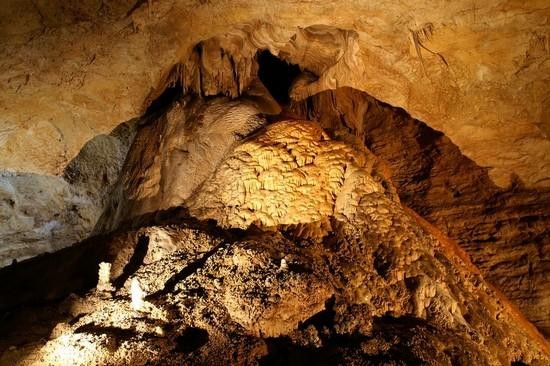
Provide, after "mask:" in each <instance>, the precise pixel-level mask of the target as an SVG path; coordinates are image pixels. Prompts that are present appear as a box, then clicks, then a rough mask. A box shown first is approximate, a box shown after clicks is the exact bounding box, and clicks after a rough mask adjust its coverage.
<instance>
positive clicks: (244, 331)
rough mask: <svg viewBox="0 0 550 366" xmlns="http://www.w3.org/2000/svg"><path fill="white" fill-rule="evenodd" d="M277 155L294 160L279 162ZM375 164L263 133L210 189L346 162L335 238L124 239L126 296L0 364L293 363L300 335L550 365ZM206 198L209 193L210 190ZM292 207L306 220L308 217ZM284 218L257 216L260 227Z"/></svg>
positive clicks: (391, 350)
mask: <svg viewBox="0 0 550 366" xmlns="http://www.w3.org/2000/svg"><path fill="white" fill-rule="evenodd" d="M297 137H299V138H297ZM254 147H255V149H254ZM274 147H278V148H281V150H285V151H287V152H288V154H289V155H284V154H283V155H278V154H277V153H274V152H276V151H278V150H277V149H274ZM329 147H330V149H329ZM323 152H324V153H323ZM343 152H345V153H343ZM244 153H246V154H249V156H250V157H251V158H252V157H255V158H259V157H262V159H263V160H262V159H259V160H254V159H252V160H241V161H239V162H236V161H235V158H234V157H235V156H243V154H244ZM293 153H294V154H295V156H294V158H290V157H291V156H292V154H293ZM285 156H286V157H287V158H288V159H286V160H285V159H283V158H284V157H285ZM268 157H269V158H268ZM304 157H310V158H309V159H306V158H304ZM361 157H363V159H361ZM365 157H368V155H366V153H365V152H362V153H360V152H357V151H354V149H353V147H352V146H351V145H347V144H345V143H338V142H336V141H331V140H330V139H328V136H327V135H326V134H325V133H324V132H323V131H322V129H320V128H319V127H318V126H317V125H315V124H314V123H312V122H306V121H286V122H279V123H276V124H273V125H271V126H269V128H268V129H267V130H266V131H265V132H264V133H263V134H257V135H253V136H252V137H250V138H249V139H247V140H246V141H244V142H242V143H241V144H240V145H239V146H236V147H234V148H233V149H231V151H230V153H229V154H228V155H227V158H226V161H224V162H223V163H222V164H221V165H220V166H219V167H218V168H217V170H216V172H215V173H214V174H213V175H212V177H211V178H210V179H211V182H210V181H207V183H206V184H204V185H202V188H201V189H200V190H204V192H208V193H209V194H213V195H214V196H216V195H218V196H219V195H220V194H221V192H234V193H235V194H238V193H239V192H240V190H239V186H240V184H243V183H244V182H246V176H244V177H243V180H241V181H239V184H234V180H233V179H231V176H226V175H225V174H227V173H226V172H227V170H226V169H228V168H227V167H226V164H227V166H230V164H231V162H233V163H235V164H243V169H246V167H247V164H246V163H247V162H262V163H264V166H265V167H266V168H267V167H268V165H267V164H268V163H269V164H274V163H275V164H274V165H275V166H277V164H276V162H277V161H279V162H284V163H286V164H290V163H292V162H294V164H298V162H300V163H301V164H302V166H301V167H302V170H303V171H304V173H303V175H304V178H305V179H306V181H307V178H310V175H311V176H317V175H318V174H319V173H320V170H316V169H313V168H315V165H317V167H322V166H323V164H329V163H330V162H332V163H336V166H338V164H342V163H346V162H347V163H348V164H349V165H348V166H346V168H345V169H336V168H335V171H336V170H338V171H339V172H340V173H339V174H342V171H344V172H345V177H341V176H338V180H337V181H335V182H334V183H333V184H335V185H331V184H330V182H328V183H327V184H326V186H325V187H323V188H325V189H332V190H336V191H338V189H337V187H338V188H340V190H339V192H335V194H334V195H335V198H336V201H335V203H334V209H333V211H332V213H330V212H329V213H325V214H326V215H327V218H328V220H329V221H330V224H331V228H332V230H331V232H330V234H329V235H327V236H325V237H317V238H315V239H313V240H312V239H311V238H305V239H301V238H300V237H297V236H295V235H293V234H291V233H289V234H284V230H283V231H282V232H280V231H279V232H278V231H272V232H270V231H269V230H267V231H265V230H262V231H257V230H256V231H254V230H251V231H246V232H242V233H241V234H240V235H239V236H231V234H229V233H228V232H225V233H223V231H222V233H223V234H222V237H221V238H219V237H216V235H215V234H209V233H207V232H205V231H204V226H202V228H201V226H198V227H197V228H193V226H192V225H197V224H193V223H192V222H193V221H192V220H190V219H187V220H183V221H181V219H180V224H178V225H177V226H171V227H170V226H152V227H150V228H148V229H146V230H144V229H141V230H139V231H138V232H128V233H126V234H114V235H113V236H111V237H110V238H108V239H107V244H106V247H105V248H106V249H107V251H109V252H111V253H112V254H111V256H112V257H111V262H112V263H113V270H112V271H111V276H112V283H113V284H114V286H115V288H116V289H113V291H112V292H113V296H112V297H104V296H98V293H97V292H96V291H91V292H90V293H88V294H87V295H85V296H84V297H82V298H74V297H73V298H69V299H67V300H65V305H64V307H62V308H60V309H58V310H55V311H54V310H52V309H48V308H45V309H42V310H41V311H43V312H45V313H46V314H49V316H50V318H53V319H65V320H64V322H65V323H66V325H64V326H62V325H58V326H57V327H56V328H57V329H61V328H63V329H64V331H62V332H61V333H59V332H58V333H55V334H57V336H55V335H54V337H53V338H52V339H50V340H43V341H39V342H38V343H33V344H28V345H25V346H23V347H19V348H11V349H9V350H7V351H6V352H4V354H3V355H2V356H1V358H0V363H5V364H10V363H18V364H21V365H38V364H41V365H42V364H46V365H56V364H60V363H62V364H65V363H69V364H74V365H85V364H90V363H98V364H113V365H118V364H138V365H139V364H182V363H184V364H205V363H206V364H222V363H223V364H227V363H232V364H264V363H275V364H280V363H281V362H284V361H281V360H279V361H276V360H277V359H278V358H280V357H283V360H284V357H289V355H288V354H287V355H285V352H284V351H277V347H276V345H279V347H282V345H284V344H285V342H291V343H290V344H294V346H293V347H295V348H294V349H293V352H295V353H298V354H302V355H307V352H310V351H309V350H315V349H317V350H319V352H330V354H332V355H333V357H336V360H339V361H338V362H345V363H351V364H355V363H366V364H378V363H379V361H378V360H380V359H383V360H386V361H388V362H394V363H401V364H403V363H404V364H410V363H427V364H453V363H455V364H456V363H458V364H484V365H500V364H510V363H512V362H526V363H530V364H534V365H543V364H546V363H548V362H549V361H550V350H549V349H548V344H547V341H546V340H545V339H544V338H543V337H542V336H540V335H539V334H538V333H537V331H536V330H535V328H534V327H533V326H532V325H531V324H529V323H528V322H527V321H526V320H525V319H523V317H522V315H521V314H520V313H519V312H518V311H517V310H516V309H515V308H514V307H513V306H511V305H510V304H509V303H508V302H507V300H506V299H505V298H504V297H502V295H500V294H499V293H498V292H497V291H496V290H495V289H493V288H492V287H491V286H490V285H488V284H487V283H486V282H485V281H484V280H483V279H482V277H481V276H480V274H479V272H478V271H477V269H476V268H475V267H474V266H473V265H472V264H471V263H470V262H469V260H468V258H467V256H465V255H464V253H463V252H462V250H461V249H460V248H459V247H458V246H457V245H456V244H455V243H454V242H451V241H450V240H448V239H446V238H445V236H444V235H443V234H441V233H439V232H438V231H437V230H436V229H435V228H433V227H431V226H430V225H429V224H427V223H426V222H424V221H423V220H422V219H421V218H419V217H418V216H416V215H415V214H414V213H412V211H407V210H405V209H403V207H402V206H401V204H400V202H399V199H398V198H397V196H396V195H395V194H393V191H392V190H391V189H390V187H389V186H386V188H384V185H388V184H391V183H389V182H388V181H384V180H380V178H379V179H378V181H377V179H376V175H372V174H373V172H374V174H376V172H375V171H374V170H372V166H370V167H369V165H368V162H369V159H366V158H365ZM296 158H297V159H296ZM301 158H304V159H301ZM331 158H332V159H331ZM353 163H355V164H357V165H356V166H354V164H353ZM291 165H292V164H291ZM308 165H313V167H311V168H310V169H307V167H308ZM233 166H235V165H233ZM252 166H253V165H252ZM257 166H261V165H257ZM282 166H284V164H283V165H282ZM330 171H331V170H329V172H330ZM260 174H261V173H260ZM220 177H225V178H229V179H221V178H220ZM328 177H330V174H329V175H328ZM292 182H295V180H292V179H291V180H289V183H292ZM214 183H216V184H217V186H216V188H217V189H218V191H217V192H215V191H212V186H213V185H214ZM347 186H349V187H347ZM263 187H264V188H272V187H275V188H277V189H273V190H270V189H266V190H265V191H264V193H263V194H262V195H260V196H254V194H256V193H255V192H253V191H252V192H250V191H249V193H252V196H251V197H252V198H254V200H253V201H254V202H255V204H256V205H257V206H258V207H259V208H269V207H270V203H271V202H274V201H273V200H274V199H276V198H277V195H278V194H280V192H285V190H284V189H283V187H276V186H270V185H267V187H266V185H265V182H264V185H263ZM300 187H301V186H300V185H295V186H293V185H292V184H291V185H289V186H288V187H287V188H288V193H295V195H294V197H293V198H291V199H289V200H288V201H289V203H291V202H294V201H295V202H296V203H297V204H304V205H307V204H313V205H317V207H315V206H311V207H310V212H315V211H316V209H317V210H319V209H321V208H322V206H323V202H322V200H323V199H334V198H332V196H331V195H330V194H326V195H322V194H319V195H318V196H319V197H312V195H311V192H310V191H309V190H307V189H306V190H301V189H300ZM314 187H315V186H314ZM317 188H318V189H320V187H317ZM256 189H257V191H256V192H258V191H261V189H260V188H259V187H257V188H256ZM310 189H311V188H310ZM200 190H199V191H197V192H195V193H194V195H196V197H201V195H202V194H203V192H201V191H200ZM194 197H195V196H194ZM317 198H319V199H321V202H319V201H315V199H317ZM197 199H199V198H197ZM235 202H237V201H235ZM308 202H309V203H308ZM246 203H247V201H246V200H244V201H243V202H242V203H241V205H242V207H241V209H242V210H245V209H247V206H246ZM236 207H237V206H236ZM239 207H240V206H239ZM290 207H292V205H290ZM192 211H193V210H191V212H192ZM212 212H215V211H212ZM258 212H262V210H259V211H258ZM265 212H269V211H265ZM291 212H292V211H289V213H291ZM219 214H220V217H222V218H225V220H226V221H223V220H222V223H228V224H231V223H238V224H239V225H240V226H241V227H249V226H250V224H244V223H243V221H242V218H243V217H242V214H241V211H239V210H229V211H227V212H220V213H219ZM293 214H294V215H297V216H298V217H300V218H301V221H302V222H307V218H303V213H301V212H300V211H299V210H298V211H295V212H293ZM281 217H284V216H281ZM314 219H316V217H313V218H310V220H314ZM186 222H187V223H186ZM286 223H288V221H286V220H282V221H281V224H286ZM271 225H272V223H271V222H263V221H261V220H259V221H258V229H261V228H262V227H264V228H265V229H268V226H271ZM121 235H122V236H121ZM132 238H133V240H132ZM136 238H139V239H138V240H136ZM220 239H221V240H220ZM104 240H105V239H104ZM136 242H137V243H136ZM140 243H141V244H140ZM120 244H123V245H124V247H120ZM111 246H113V249H114V247H118V250H116V251H113V250H112V249H109V248H110V247H111ZM84 248H85V247H79V246H75V247H73V248H70V249H69V250H70V251H79V250H82V249H84ZM123 248H126V249H124V250H121V249H123ZM132 251H133V253H132ZM43 265H44V264H43ZM121 268H122V270H121ZM0 275H1V273H0ZM63 309H68V310H63ZM33 311H36V310H33ZM66 311H68V313H66ZM23 323H24V322H23ZM339 340H340V341H339ZM342 340H347V341H345V342H342ZM503 345H505V347H503ZM325 361H326V360H325Z"/></svg>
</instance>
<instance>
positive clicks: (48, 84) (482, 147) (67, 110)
mask: <svg viewBox="0 0 550 366" xmlns="http://www.w3.org/2000/svg"><path fill="white" fill-rule="evenodd" d="M547 17H548V9H547V8H546V7H545V1H544V0H540V1H529V2H524V1H516V0H512V1H496V0H494V1H489V2H483V3H482V4H475V5H472V3H471V2H470V1H454V2H452V3H449V2H446V1H425V2H420V3H419V2H418V1H405V2H392V1H381V2H375V3H371V2H362V1H345V2H325V1H323V2H321V1H319V2H280V3H273V2H267V1H260V2H258V1H236V2H233V3H231V4H230V3H227V2H210V1H196V0H193V1H191V0H188V1H185V0H184V1H167V0H157V1H152V2H137V3H130V2H126V1H124V2H116V1H98V0H89V1H85V2H78V3H76V2H69V3H66V2H61V1H53V2H45V1H38V2H36V1H30V0H25V1H17V0H10V1H7V2H5V4H4V6H3V7H2V10H1V13H0V19H1V22H0V33H1V34H2V37H1V39H2V47H1V49H0V52H1V55H0V56H1V58H2V60H3V63H2V65H1V70H2V73H1V75H2V76H1V77H2V79H1V80H2V82H1V83H0V88H1V89H0V90H1V93H0V95H1V99H0V107H1V108H2V117H1V118H2V130H1V132H0V133H1V138H0V167H1V168H2V169H5V170H10V171H16V172H27V173H37V174H50V175H51V174H54V175H55V174H60V173H61V172H62V171H63V169H64V167H65V166H66V164H67V163H68V162H69V161H70V160H71V159H72V158H73V157H74V156H76V154H77V153H78V151H79V150H80V149H81V148H82V146H83V145H84V144H85V142H86V141H88V140H90V139H91V138H92V137H93V136H95V135H97V134H101V133H107V132H108V131H110V130H111V129H112V128H114V126H116V125H117V124H118V123H120V121H127V120H130V119H131V118H134V117H136V116H138V115H139V114H140V113H141V112H143V111H144V108H145V107H146V105H144V101H147V100H151V98H148V97H150V96H151V95H154V94H155V91H158V90H160V89H162V88H163V87H164V84H165V82H166V79H167V78H168V75H169V74H170V71H171V70H172V68H173V66H174V65H176V64H178V63H182V62H183V63H185V62H187V60H188V59H189V58H190V57H191V56H192V54H193V47H194V46H195V45H196V44H197V43H199V42H200V41H203V40H206V39H209V38H211V37H213V36H216V35H220V34H225V35H228V36H225V38H231V39H232V40H233V41H232V42H233V43H234V44H235V45H236V46H235V47H234V49H235V50H236V49H239V53H241V54H243V55H246V54H247V53H255V51H256V49H258V48H265V49H269V50H271V51H272V53H273V54H275V55H279V54H280V55H281V56H282V57H283V58H286V59H288V60H289V61H292V62H295V63H297V64H304V65H306V64H307V65H308V67H309V68H310V69H311V70H312V71H314V72H317V73H318V74H317V76H318V77H319V80H318V81H317V82H315V83H312V84H311V85H308V86H307V87H304V88H302V89H301V90H299V91H297V93H296V94H295V96H301V97H303V96H306V95H309V94H313V92H315V91H320V90H323V89H327V88H335V87H337V86H351V87H354V88H356V89H359V90H363V91H366V92H368V93H369V94H370V95H372V96H373V97H375V98H377V99H379V100H382V101H384V102H387V103H389V104H392V105H394V106H398V107H402V108H404V109H406V110H407V111H408V112H409V113H410V114H411V115H412V116H413V117H415V118H418V119H421V120H422V121H425V122H426V123H427V124H428V125H429V126H431V127H433V128H436V129H438V130H440V131H443V132H444V133H445V134H446V135H447V136H449V137H450V138H451V139H452V140H453V141H454V142H455V143H456V144H457V146H458V147H459V148H460V149H461V151H462V152H463V153H464V154H465V155H466V156H468V157H469V158H471V159H473V160H474V161H476V163H477V164H478V165H480V166H485V167H489V168H490V170H489V175H490V177H491V179H492V180H493V181H494V182H495V183H496V184H497V185H500V186H505V185H506V184H508V183H509V182H510V173H515V174H517V175H518V176H519V177H520V178H521V180H522V181H523V182H524V183H525V184H526V185H528V186H546V185H548V184H550V179H548V177H549V166H550V163H549V160H548V159H550V154H549V153H548V152H549V151H550V142H549V141H548V138H547V136H548V115H547V112H546V111H547V110H548V101H549V100H548V97H547V90H548V89H549V77H548V75H550V73H549V72H548V71H549V67H550V66H549V63H548V62H547V60H548V57H549V49H548V25H547ZM212 19H215V20H216V21H214V22H213V21H212ZM318 24H324V25H327V26H330V27H332V28H328V29H327V28H325V29H323V27H319V26H315V27H312V28H307V27H309V26H312V25H318ZM335 29H336V30H335ZM190 30H192V31H190ZM320 39H323V40H324V41H323V42H321V43H319V40H320ZM303 44H308V45H309V46H310V48H309V49H314V50H315V54H310V53H308V51H304V48H303V47H302V45H303ZM327 44H331V46H330V47H329V48H328V50H327V47H326V45H327ZM247 49H248V51H247ZM331 49H332V50H336V51H335V52H333V51H329V50H331ZM300 50H301V51H300ZM295 51H296V52H295ZM319 52H320V53H319ZM319 55H320V56H321V57H320V58H318V56H319ZM226 61H227V62H231V61H230V60H229V59H228V60H226ZM240 61H242V58H241V59H234V60H233V62H235V64H236V65H237V66H238V67H237V69H238V70H242V69H246V68H247V66H246V65H244V64H242V63H239V62H240ZM234 77H235V78H239V80H244V79H246V75H241V74H236V75H235V76H234ZM60 101H62V102H60ZM510 125H513V126H514V128H509V126H510Z"/></svg>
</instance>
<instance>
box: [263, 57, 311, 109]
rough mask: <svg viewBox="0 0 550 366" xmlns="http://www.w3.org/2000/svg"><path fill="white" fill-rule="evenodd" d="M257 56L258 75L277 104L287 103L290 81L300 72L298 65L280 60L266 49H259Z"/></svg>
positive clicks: (283, 104) (284, 104) (288, 100)
mask: <svg viewBox="0 0 550 366" xmlns="http://www.w3.org/2000/svg"><path fill="white" fill-rule="evenodd" d="M257 57H258V65H259V71H258V77H259V78H260V80H261V81H262V83H264V85H265V87H266V88H267V89H268V90H269V92H270V93H271V95H272V96H273V98H275V100H277V102H279V104H281V105H282V106H286V105H288V104H289V102H290V98H289V95H288V90H289V89H290V86H291V84H292V81H293V80H294V79H295V78H296V76H298V75H299V74H300V73H301V71H300V67H299V66H298V65H294V64H289V63H287V62H286V61H284V60H281V59H280V58H278V57H276V56H274V55H273V54H272V53H271V52H269V51H268V50H264V51H260V52H259V53H258V55H257Z"/></svg>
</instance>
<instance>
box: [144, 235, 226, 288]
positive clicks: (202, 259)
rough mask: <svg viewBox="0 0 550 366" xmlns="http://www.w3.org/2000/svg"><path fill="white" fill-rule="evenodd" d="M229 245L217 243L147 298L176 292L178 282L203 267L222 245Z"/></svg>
mask: <svg viewBox="0 0 550 366" xmlns="http://www.w3.org/2000/svg"><path fill="white" fill-rule="evenodd" d="M225 245H227V242H221V243H220V244H218V245H216V246H215V247H213V248H212V249H210V250H209V251H208V252H206V253H204V254H203V255H202V256H201V257H199V258H198V259H197V260H195V261H194V262H191V263H190V264H189V265H187V266H186V267H185V268H183V269H182V270H181V271H179V272H178V273H176V274H175V275H173V276H172V277H170V279H168V281H166V283H165V285H164V288H163V289H162V290H160V291H158V292H156V293H154V294H151V295H149V296H148V297H147V298H154V297H157V296H159V295H165V294H167V293H170V292H174V289H175V287H176V284H178V282H181V281H183V280H184V279H185V278H187V277H189V276H190V275H192V274H193V273H195V272H196V271H197V269H199V268H201V267H202V266H203V265H204V263H205V262H206V261H207V260H208V258H210V257H211V256H212V255H214V253H216V252H217V251H218V249H220V248H221V247H223V246H225Z"/></svg>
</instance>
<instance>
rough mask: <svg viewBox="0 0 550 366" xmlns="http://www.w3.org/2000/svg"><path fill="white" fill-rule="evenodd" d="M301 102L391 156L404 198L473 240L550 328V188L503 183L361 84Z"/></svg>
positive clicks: (493, 274) (467, 242)
mask: <svg viewBox="0 0 550 366" xmlns="http://www.w3.org/2000/svg"><path fill="white" fill-rule="evenodd" d="M293 108H294V110H295V113H296V115H297V116H300V117H301V118H310V119H315V120H316V121H318V122H319V124H320V125H321V126H323V127H324V128H325V129H326V130H327V132H329V133H330V134H333V135H342V134H344V135H345V134H351V135H352V136H354V137H356V138H358V139H359V140H361V141H363V143H364V144H365V145H366V146H368V148H370V149H372V151H373V152H374V153H375V154H376V155H378V156H379V157H380V158H381V159H384V160H385V161H386V162H387V164H388V166H389V167H390V168H391V171H392V172H391V178H392V181H393V182H394V183H395V185H396V188H397V191H398V193H399V196H400V197H401V200H402V201H403V203H405V204H406V205H407V206H409V207H411V208H413V209H414V210H415V211H417V212H418V213H420V214H421V215H422V216H423V217H424V218H426V219H428V220H429V221H430V222H431V223H433V224H434V225H436V226H437V227H438V228H440V229H441V230H443V231H444V232H445V233H446V234H448V235H449V236H450V237H452V238H453V239H454V240H456V241H457V242H458V243H459V244H460V245H461V246H462V247H463V248H465V249H466V250H467V251H468V253H469V254H470V256H471V257H472V260H473V262H474V263H475V264H476V265H477V266H478V267H479V268H480V269H481V271H482V273H483V275H484V276H485V278H486V279H487V280H489V281H490V282H491V283H493V284H494V285H496V286H497V287H498V288H500V289H501V290H502V291H503V292H504V293H505V294H506V296H507V297H508V298H510V299H511V300H513V301H514V302H515V303H516V304H517V305H518V306H519V307H520V308H521V310H522V311H523V312H524V313H525V314H526V315H527V317H528V318H529V319H530V320H531V321H533V322H534V323H535V324H536V325H537V326H538V327H539V329H541V331H543V332H544V333H545V334H546V335H548V334H549V333H548V332H549V329H550V328H549V322H550V312H549V311H548V310H547V309H548V307H549V304H548V301H549V299H550V281H548V273H549V270H550V267H549V266H548V259H549V257H548V253H549V248H550V239H549V238H550V231H549V230H550V225H549V214H548V203H549V202H550V195H549V194H550V192H549V191H548V189H538V190H534V189H529V188H526V187H524V186H523V185H522V184H521V182H516V184H515V185H514V186H512V187H510V188H508V189H501V188H499V187H496V186H495V185H494V184H493V182H492V181H491V180H490V178H489V177H488V175H487V170H486V169H483V168H481V167H479V166H477V165H476V164H475V163H474V162H473V161H471V160H470V159H468V158H466V157H465V156H463V155H462V153H461V152H460V150H459V149H458V148H457V147H456V146H455V145H454V144H453V143H452V142H451V141H450V140H449V139H448V138H446V137H445V136H444V135H443V134H442V133H440V132H438V131H434V130H432V129H430V128H429V127H428V126H426V125H424V124H423V123H422V122H420V121H417V120H414V119H412V118H411V117H410V116H409V115H407V114H406V113H405V112H404V111H399V110H396V109H395V108H392V107H391V106H388V105H385V104H383V103H380V102H378V101H376V100H375V99H373V98H372V97H370V96H369V95H367V94H365V93H363V92H360V91H358V90H355V89H350V88H341V89H337V90H335V91H333V92H324V93H320V94H317V95H316V96H314V97H312V98H310V99H309V100H308V101H307V103H297V104H295V105H294V107H293Z"/></svg>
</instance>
